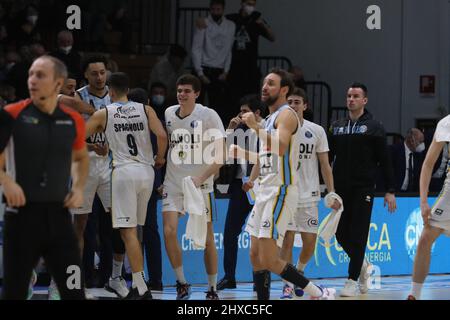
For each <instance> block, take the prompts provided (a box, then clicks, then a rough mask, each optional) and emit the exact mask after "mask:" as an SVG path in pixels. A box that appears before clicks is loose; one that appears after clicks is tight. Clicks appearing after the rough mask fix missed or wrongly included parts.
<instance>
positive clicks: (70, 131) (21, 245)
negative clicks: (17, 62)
mask: <svg viewBox="0 0 450 320" xmlns="http://www.w3.org/2000/svg"><path fill="white" fill-rule="evenodd" d="M66 77H67V70H66V67H65V65H64V64H63V63H62V62H61V61H59V60H58V59H56V58H54V57H50V56H42V57H40V58H38V59H36V60H35V61H34V62H33V64H32V66H31V67H30V69H29V73H28V88H29V93H30V99H27V100H24V101H21V102H19V103H16V104H11V105H8V106H6V107H5V108H4V109H1V110H0V184H1V185H2V187H3V192H4V199H5V200H6V205H7V206H6V212H5V225H4V242H3V250H4V251H3V258H4V260H3V261H4V278H3V298H4V299H7V300H25V299H26V297H27V289H28V283H29V281H30V277H31V274H32V270H33V268H34V267H35V266H36V264H37V263H38V261H39V258H40V257H41V256H42V257H44V260H45V262H46V264H47V266H48V269H49V271H50V274H51V275H52V277H53V278H54V279H55V281H56V283H57V286H58V289H59V292H60V293H61V297H62V298H63V299H84V292H83V287H84V284H83V281H82V274H81V272H80V268H81V265H80V264H81V263H80V256H79V251H78V246H77V241H76V237H75V234H74V231H73V226H72V221H71V216H70V213H69V211H68V208H74V207H77V206H79V205H81V203H82V201H83V188H84V185H85V182H86V176H87V171H88V166H89V158H88V155H87V151H86V143H85V141H84V121H83V119H82V117H81V116H80V115H79V114H78V113H77V112H75V111H73V110H72V109H70V108H68V107H65V106H64V105H62V104H60V103H59V102H58V98H57V95H58V93H59V91H60V89H61V87H62V86H63V84H64V81H65V78H66ZM30 159H33V161H30ZM6 160H8V161H6ZM5 164H6V172H5V171H4V167H5ZM71 167H72V187H71V188H70V189H69V183H70V176H71ZM74 271H75V272H77V271H78V272H77V273H76V274H78V276H79V278H78V279H76V280H77V283H78V284H79V286H80V287H73V288H69V287H68V285H67V284H68V283H70V282H71V281H73V272H74Z"/></svg>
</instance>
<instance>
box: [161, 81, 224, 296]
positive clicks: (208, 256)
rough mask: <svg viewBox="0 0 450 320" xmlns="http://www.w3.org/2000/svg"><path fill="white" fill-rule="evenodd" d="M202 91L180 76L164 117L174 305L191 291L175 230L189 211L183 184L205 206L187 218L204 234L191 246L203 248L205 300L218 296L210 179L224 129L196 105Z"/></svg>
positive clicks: (219, 159)
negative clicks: (194, 220) (175, 100)
mask: <svg viewBox="0 0 450 320" xmlns="http://www.w3.org/2000/svg"><path fill="white" fill-rule="evenodd" d="M200 88H201V84H200V80H199V79H198V78H197V77H195V76H192V75H185V76H182V77H181V78H180V79H178V81H177V93H178V101H179V105H175V106H172V107H169V108H167V110H166V112H165V121H166V128H167V132H168V135H169V141H170V147H169V153H168V156H167V158H168V160H167V169H166V176H165V179H164V191H163V209H162V211H163V223H164V240H165V245H166V251H167V255H168V257H169V260H170V263H171V266H172V268H173V269H174V272H175V275H176V279H177V300H187V299H189V297H190V295H191V286H190V285H189V284H188V283H187V281H186V279H185V277H184V271H183V261H182V252H181V248H180V246H179V244H178V239H177V229H178V219H179V216H180V215H182V214H185V212H186V211H188V208H185V206H184V199H185V198H184V197H185V196H186V195H185V194H184V193H183V189H184V188H183V184H184V185H191V186H192V183H193V185H194V187H195V189H196V192H197V193H198V191H200V192H201V195H200V197H202V198H203V204H199V205H200V208H197V210H199V211H200V210H204V211H203V212H189V214H191V215H194V216H200V217H201V221H202V226H203V228H200V229H201V230H204V231H205V233H203V232H201V234H197V233H196V232H193V233H195V234H194V235H193V236H194V237H198V238H196V239H192V240H198V241H196V242H195V243H196V244H197V245H198V247H199V248H201V249H204V259H205V267H206V273H207V274H208V292H207V293H206V299H207V300H217V299H219V296H218V295H217V292H216V283H217V249H216V245H215V240H214V230H213V225H212V221H213V219H214V217H215V216H216V208H215V199H214V188H213V184H214V181H213V178H214V175H215V174H216V173H217V172H218V171H219V169H220V167H221V166H222V165H223V163H224V157H225V150H224V148H225V139H224V138H225V130H224V128H223V124H222V121H221V120H220V118H219V116H218V114H217V112H215V111H214V110H212V109H210V108H207V107H204V106H202V105H201V104H196V103H195V102H196V99H197V98H198V96H199V95H200ZM186 133H189V134H186ZM205 150H210V151H211V153H209V152H205V153H208V154H209V155H211V158H205V153H204V152H203V151H205ZM213 155H214V156H213ZM189 177H190V178H191V179H192V183H190V181H189ZM199 189H200V190H199ZM200 217H198V219H200ZM203 222H204V224H203ZM188 225H189V223H188ZM205 229H206V230H205ZM199 238H200V239H199Z"/></svg>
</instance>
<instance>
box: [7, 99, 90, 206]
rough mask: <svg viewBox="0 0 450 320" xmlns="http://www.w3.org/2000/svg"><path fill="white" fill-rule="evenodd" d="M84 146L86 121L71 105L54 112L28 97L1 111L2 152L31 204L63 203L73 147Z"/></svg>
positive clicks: (67, 186) (67, 184)
mask: <svg viewBox="0 0 450 320" xmlns="http://www.w3.org/2000/svg"><path fill="white" fill-rule="evenodd" d="M84 147H85V125H84V120H83V118H82V117H81V116H80V114H78V113H77V112H76V111H74V110H72V109H70V108H69V107H66V106H64V105H61V104H59V105H58V106H57V108H56V109H55V111H54V112H53V114H51V115H50V114H46V113H43V112H41V111H40V110H39V109H38V108H37V107H36V106H35V105H34V104H33V103H32V101H31V100H30V99H27V100H23V101H21V102H18V103H15V104H11V105H8V106H6V107H5V108H4V109H2V110H0V152H5V157H6V170H7V173H8V175H9V176H11V177H12V178H13V179H15V181H16V182H17V183H18V184H19V185H20V186H21V187H22V189H23V191H24V193H25V198H26V201H27V203H34V202H40V203H42V202H63V201H64V198H65V197H66V195H67V193H68V191H69V183H70V169H71V164H72V150H80V149H82V148H84Z"/></svg>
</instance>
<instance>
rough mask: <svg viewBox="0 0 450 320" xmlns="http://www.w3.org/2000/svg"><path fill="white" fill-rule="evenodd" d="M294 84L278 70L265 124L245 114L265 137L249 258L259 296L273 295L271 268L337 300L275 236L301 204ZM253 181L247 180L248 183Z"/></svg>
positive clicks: (267, 97)
mask: <svg viewBox="0 0 450 320" xmlns="http://www.w3.org/2000/svg"><path fill="white" fill-rule="evenodd" d="M292 89H293V83H292V79H291V77H290V75H289V74H288V73H287V72H286V71H285V70H281V69H273V70H271V72H270V73H269V74H268V75H267V76H266V78H265V79H264V83H263V87H262V94H261V101H262V102H263V103H266V104H267V105H268V107H269V111H270V115H269V117H268V118H267V119H266V122H265V127H264V128H260V127H259V126H258V123H257V122H256V119H255V116H254V114H253V113H246V114H244V115H243V116H242V120H243V121H244V123H245V124H246V125H247V126H248V127H249V128H251V129H253V130H255V131H256V132H257V135H258V137H259V139H260V141H261V144H260V148H259V154H258V162H257V163H256V164H255V166H254V167H253V169H252V174H251V176H250V181H254V180H255V179H256V177H257V176H259V189H258V192H257V195H256V202H255V206H254V207H253V210H252V212H251V214H250V218H249V219H248V222H247V227H246V231H247V232H248V233H249V234H250V235H251V248H250V260H251V262H252V265H253V279H254V283H255V288H256V293H257V296H258V299H259V300H268V299H269V298H270V290H269V275H270V272H273V273H276V274H278V275H280V276H281V277H282V278H283V279H285V280H287V281H289V282H291V283H293V284H295V285H296V286H298V287H300V288H302V289H304V290H305V291H306V292H307V293H308V294H310V295H311V297H312V298H314V299H334V292H335V291H334V289H326V288H321V287H318V286H316V285H314V284H313V283H312V282H310V281H309V280H308V279H306V278H305V277H304V276H303V275H302V274H301V273H300V272H299V271H298V270H297V269H296V268H295V267H294V266H293V265H292V264H290V263H288V262H286V261H284V260H282V259H281V258H280V257H279V252H278V247H277V243H276V239H278V237H279V236H284V233H285V232H286V228H287V224H288V222H289V221H290V219H291V217H292V215H293V214H294V212H295V209H296V207H297V193H298V181H297V180H298V169H299V168H298V165H299V163H298V152H299V146H300V123H299V119H298V117H297V115H296V113H295V111H294V110H292V109H291V108H290V107H289V106H288V105H287V101H286V97H287V96H288V95H289V93H290V92H291V91H292ZM251 185H252V183H251V182H250V183H248V184H247V186H246V188H248V187H250V186H251Z"/></svg>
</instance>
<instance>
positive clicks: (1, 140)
mask: <svg viewBox="0 0 450 320" xmlns="http://www.w3.org/2000/svg"><path fill="white" fill-rule="evenodd" d="M13 126H14V118H13V117H12V116H11V114H9V113H8V112H7V111H6V110H5V109H0V153H1V152H3V151H4V150H5V148H6V146H7V144H8V142H9V139H10V137H11V135H12V130H13Z"/></svg>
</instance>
